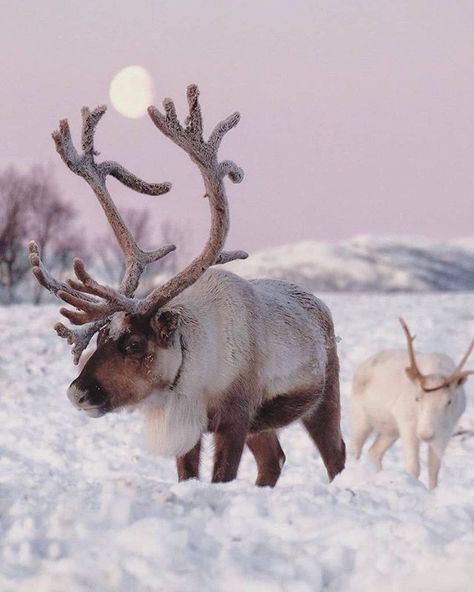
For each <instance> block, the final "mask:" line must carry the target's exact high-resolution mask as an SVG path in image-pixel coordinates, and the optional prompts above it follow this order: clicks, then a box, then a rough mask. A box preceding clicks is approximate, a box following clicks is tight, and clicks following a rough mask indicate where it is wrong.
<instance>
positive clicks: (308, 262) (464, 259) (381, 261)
mask: <svg viewBox="0 0 474 592" xmlns="http://www.w3.org/2000/svg"><path fill="white" fill-rule="evenodd" d="M227 267H228V268H230V269H232V270H233V271H235V272H236V273H239V274H241V275H243V276H244V277H248V278H250V277H262V276H267V277H272V278H280V279H286V280H289V281H293V282H295V283H297V284H300V285H302V286H304V287H305V288H307V289H308V290H314V291H319V292H321V291H324V292H340V291H342V292H449V291H474V239H473V240H459V241H451V242H444V243H435V242H432V241H428V240H423V239H380V238H374V237H364V236H361V237H356V238H354V239H352V240H349V241H344V242H339V243H320V242H301V243H296V244H293V245H287V246H282V247H278V248H274V249H270V250H267V251H262V252H260V253H256V254H254V255H252V256H251V257H249V259H248V260H246V261H243V262H242V261H238V262H235V263H232V264H230V265H228V266H227Z"/></svg>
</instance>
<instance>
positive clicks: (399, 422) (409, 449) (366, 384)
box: [351, 350, 466, 488]
mask: <svg viewBox="0 0 474 592" xmlns="http://www.w3.org/2000/svg"><path fill="white" fill-rule="evenodd" d="M416 362H417V368H418V370H419V371H420V372H421V373H422V374H423V377H424V380H423V386H424V387H425V389H426V390H423V388H421V386H420V383H419V381H418V380H414V379H413V376H412V375H411V373H410V371H408V372H407V352H406V351H403V350H401V351H384V352H380V353H378V354H376V355H374V356H372V357H371V358H369V359H368V360H366V361H365V362H364V363H363V364H361V366H360V367H359V368H358V369H357V371H356V373H355V375H354V379H353V388H352V401H351V402H352V414H351V415H352V436H351V449H352V452H353V454H354V455H355V456H356V458H359V457H360V454H361V451H362V447H363V445H364V443H365V441H366V440H367V438H368V436H369V435H370V434H371V433H372V432H375V433H376V434H377V436H376V439H375V441H374V443H373V445H372V446H371V448H370V450H369V456H370V457H371V459H372V461H373V462H374V463H375V465H376V466H377V467H378V468H381V467H382V458H383V455H384V454H385V452H386V451H387V450H388V448H390V446H392V444H394V442H396V440H398V439H399V438H400V440H401V444H402V449H403V454H404V457H405V464H406V468H407V471H408V472H409V473H410V474H411V475H413V476H414V477H416V478H418V477H419V475H420V462H419V449H420V444H422V443H426V444H427V445H428V473H429V485H430V487H431V488H434V487H436V485H437V483H438V473H439V469H440V466H441V458H442V456H443V454H444V451H445V449H446V447H447V445H448V443H449V439H450V437H451V434H452V432H453V430H454V427H455V425H456V423H457V422H458V420H459V418H460V417H461V415H462V414H463V412H464V409H465V407H466V397H465V393H464V389H463V387H462V381H461V382H460V383H457V382H452V383H451V384H449V385H444V386H443V387H442V388H436V387H438V386H439V385H442V384H443V382H444V381H445V380H446V377H448V376H450V375H452V374H453V372H454V371H455V364H454V362H453V360H452V359H451V358H450V357H449V356H447V355H445V354H442V353H417V354H416ZM409 370H410V369H409ZM430 389H433V390H430Z"/></svg>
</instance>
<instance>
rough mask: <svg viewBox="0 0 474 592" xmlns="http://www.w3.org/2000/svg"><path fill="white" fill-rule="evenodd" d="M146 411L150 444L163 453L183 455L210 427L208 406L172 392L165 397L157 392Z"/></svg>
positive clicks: (146, 430)
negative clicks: (208, 423) (207, 427)
mask: <svg viewBox="0 0 474 592" xmlns="http://www.w3.org/2000/svg"><path fill="white" fill-rule="evenodd" d="M160 398H161V401H160ZM142 410H143V414H144V418H145V439H146V443H147V447H148V449H149V450H150V452H152V453H154V454H158V455H160V456H182V455H183V454H185V453H186V452H188V451H189V450H191V448H193V446H194V445H195V444H197V442H198V440H199V438H200V437H201V434H202V433H203V431H205V429H206V426H207V413H206V408H205V407H204V406H203V405H202V404H201V403H200V402H199V400H196V399H192V398H188V397H186V396H184V395H180V394H178V393H175V392H172V391H170V392H168V393H167V394H166V395H165V396H164V397H160V394H159V393H154V394H153V395H152V396H151V397H150V400H149V401H148V402H146V403H145V404H144V405H143V406H142Z"/></svg>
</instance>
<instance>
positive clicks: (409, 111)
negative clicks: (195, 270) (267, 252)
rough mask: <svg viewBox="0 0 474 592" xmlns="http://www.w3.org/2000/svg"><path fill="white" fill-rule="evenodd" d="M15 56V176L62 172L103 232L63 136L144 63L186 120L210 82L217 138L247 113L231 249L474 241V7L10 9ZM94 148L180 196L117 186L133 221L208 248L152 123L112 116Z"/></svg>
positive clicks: (170, 1)
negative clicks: (57, 143) (57, 146)
mask: <svg viewBox="0 0 474 592" xmlns="http://www.w3.org/2000/svg"><path fill="white" fill-rule="evenodd" d="M0 50H1V55H2V60H1V65H0V69H1V70H0V72H1V80H2V90H1V93H2V103H1V107H2V108H1V110H0V121H1V124H0V129H1V136H0V138H1V139H0V165H1V166H4V165H7V164H8V163H11V162H13V163H17V164H19V165H21V166H27V165H29V164H30V163H36V162H42V163H45V164H51V165H52V167H53V169H54V171H55V175H56V179H57V181H58V184H59V185H60V187H61V189H62V190H63V192H64V193H65V194H66V195H67V197H68V198H69V199H71V200H73V201H74V202H75V203H76V205H77V207H78V208H81V211H83V212H85V213H86V214H87V218H84V219H85V220H87V222H88V224H89V225H90V227H91V228H99V230H100V229H101V228H102V227H101V226H100V224H101V223H102V222H101V220H102V212H101V211H100V210H99V207H98V205H97V204H96V202H95V198H94V196H93V194H92V192H91V190H90V189H89V188H88V186H87V185H86V183H85V182H84V181H83V180H82V179H80V178H79V177H76V176H75V175H73V174H72V173H71V172H69V171H68V170H67V169H66V167H65V166H64V165H63V164H62V162H61V161H60V159H59V156H58V155H57V154H56V152H55V150H54V146H53V142H52V140H51V138H50V132H51V131H52V130H53V129H54V128H55V126H56V124H57V121H58V119H59V118H61V117H68V118H69V119H70V121H71V126H72V129H73V132H75V133H76V137H78V136H77V133H78V131H79V125H80V108H81V106H82V105H84V104H87V105H90V106H95V105H97V104H99V103H103V102H106V103H109V98H108V87H109V84H110V81H111V79H112V77H113V76H114V74H116V72H117V71H118V70H120V69H121V68H122V67H124V66H127V65H130V64H140V65H142V66H144V67H145V68H147V69H148V70H149V71H150V73H151V74H152V76H153V78H154V89H155V101H154V102H155V104H157V105H159V104H161V100H162V98H163V97H165V96H171V97H173V98H175V100H176V103H177V106H178V108H179V109H180V113H181V114H183V107H184V104H185V88H186V86H187V85H188V84H189V83H191V82H196V83H198V84H199V86H200V89H201V100H202V101H201V104H202V107H203V111H204V118H205V124H207V129H208V130H209V128H211V127H212V126H213V125H214V124H215V123H216V122H217V121H218V120H219V119H221V118H223V117H224V116H227V115H228V114H230V113H231V112H233V111H234V110H238V111H240V112H241V115H242V120H241V123H240V124H239V125H238V127H237V128H236V129H235V130H233V131H232V132H231V133H230V134H229V135H228V136H227V137H226V140H225V141H224V144H223V146H222V150H221V155H222V158H232V159H234V160H235V161H236V162H237V163H238V164H239V165H240V166H241V167H242V168H244V170H245V173H246V177H245V180H244V182H243V183H242V184H240V185H232V184H229V185H228V195H229V200H230V204H231V235H230V241H229V246H230V247H238V248H244V249H247V250H254V249H257V248H261V247H265V246H267V245H276V244H281V243H285V242H290V241H296V240H299V239H323V240H328V239H329V240H336V239H341V238H346V237H350V236H352V235H354V234H360V233H375V234H378V235H382V234H409V235H413V234H422V235H425V236H429V237H434V238H439V239H443V238H447V237H457V236H472V234H473V221H474V215H473V214H474V207H473V196H474V2H473V1H472V0H451V1H449V2H448V1H446V0H424V1H422V0H408V1H395V0H393V1H387V0H370V1H369V0H358V1H353V0H346V1H342V0H340V1H338V0H297V1H295V0H294V1H290V0H286V1H282V0H232V1H225V0H220V1H217V0H216V1H211V0H201V1H198V0H195V1H192V0H134V1H119V0H116V1H113V2H112V1H110V0H108V1H104V0H67V1H64V0H41V2H33V1H32V0H30V1H26V2H25V1H21V0H16V1H15V2H7V1H6V0H2V32H1V35H0ZM96 147H97V148H98V149H99V150H100V151H101V153H102V157H103V158H107V159H109V158H110V159H114V160H119V161H120V162H122V163H123V164H124V165H125V166H127V167H128V168H129V169H131V170H132V171H134V172H135V173H137V174H139V175H140V176H142V177H143V178H145V179H146V180H149V181H165V180H167V181H172V182H173V184H174V188H173V190H172V192H171V193H170V194H168V195H167V196H164V197H161V198H150V197H146V196H141V195H139V194H136V193H133V192H130V191H129V190H124V189H122V187H121V186H120V185H119V184H118V183H117V182H115V181H113V180H112V181H110V182H109V186H110V188H111V193H112V194H113V195H114V196H117V201H118V203H119V205H120V207H121V208H124V207H130V206H141V207H146V206H148V207H149V208H150V211H151V212H152V214H153V218H154V220H156V223H157V225H158V224H159V222H160V220H162V219H164V218H168V219H172V220H175V221H180V222H182V223H184V224H187V225H188V227H189V228H190V229H191V235H192V245H191V246H192V247H193V248H196V246H197V245H198V244H200V243H201V242H202V240H203V237H204V236H205V234H206V232H207V228H208V210H207V203H206V202H205V201H204V200H203V199H202V198H201V196H202V193H203V190H202V182H201V180H200V177H199V175H198V173H197V172H196V171H195V168H193V164H192V163H191V162H190V161H189V159H188V157H187V156H186V155H185V154H184V153H182V152H181V151H180V149H178V148H177V147H176V146H174V145H173V144H172V143H171V142H170V141H169V140H166V139H165V138H164V137H163V136H161V134H160V132H159V131H158V130H157V129H156V128H155V127H154V126H153V125H152V123H151V122H150V121H149V120H148V119H147V118H146V117H143V118H141V119H138V120H131V119H126V118H124V117H123V116H121V115H119V114H118V113H117V112H116V111H115V110H114V109H113V108H112V107H110V109H109V112H108V113H107V114H106V115H105V117H104V119H103V121H102V122H101V124H100V127H99V130H98V133H97V135H96ZM187 246H188V247H189V246H190V245H187Z"/></svg>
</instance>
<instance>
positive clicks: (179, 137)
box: [58, 85, 247, 325]
mask: <svg viewBox="0 0 474 592" xmlns="http://www.w3.org/2000/svg"><path fill="white" fill-rule="evenodd" d="M198 96H199V91H198V88H197V86H196V85H191V86H189V87H188V89H187V98H188V105H189V116H188V117H187V119H186V124H185V127H183V126H182V125H181V124H180V122H179V121H178V118H177V115H176V109H175V106H174V103H173V101H172V100H171V99H165V100H164V101H163V106H164V110H165V115H163V114H162V113H160V111H158V109H156V107H150V108H149V110H148V111H149V114H150V117H151V119H152V120H153V122H154V123H155V125H156V126H157V127H158V129H159V130H160V131H162V132H163V134H164V135H165V136H167V137H168V138H170V139H171V140H172V141H173V142H174V143H175V144H177V145H178V146H180V147H181V148H182V149H183V150H184V151H185V152H186V153H187V154H189V156H190V157H191V159H192V160H193V162H195V163H196V164H197V165H198V167H199V170H200V171H201V174H202V176H203V179H204V186H205V190H206V197H207V198H208V199H209V204H210V208H211V229H210V235H209V239H208V241H207V242H206V245H205V247H204V249H203V251H202V252H201V254H200V255H199V256H198V257H197V258H196V259H194V260H193V261H192V262H191V263H190V264H189V265H188V266H187V267H186V268H185V269H184V270H183V271H181V272H180V273H178V274H177V275H176V276H174V277H173V278H171V279H170V280H169V281H168V282H166V283H165V284H164V285H163V286H161V287H160V288H157V289H155V290H153V291H152V292H151V293H150V294H149V295H148V296H147V297H146V298H145V299H143V300H138V299H136V298H131V295H130V294H129V293H127V292H126V291H122V290H119V291H117V290H115V289H114V288H111V287H109V286H103V285H101V284H99V283H98V282H96V281H95V280H94V279H93V278H92V277H91V276H90V275H89V274H88V273H87V271H86V269H85V267H84V264H83V262H82V261H80V260H76V261H75V262H74V271H75V274H76V276H77V278H78V279H79V282H77V281H75V280H74V281H70V282H69V284H70V286H71V287H73V288H74V289H75V290H76V293H75V294H72V293H70V292H63V291H59V292H58V296H59V297H60V298H62V299H63V300H64V301H65V302H67V303H68V304H71V305H72V306H74V307H75V308H76V309H78V311H72V310H67V309H66V310H62V314H64V315H65V316H66V317H67V318H68V319H69V320H70V321H71V322H72V323H74V324H77V325H80V324H83V323H86V322H90V321H96V320H99V319H101V318H103V317H104V316H107V315H110V314H112V313H113V312H117V311H119V310H123V311H127V312H130V313H135V314H142V315H151V314H153V312H154V311H156V310H157V309H159V308H160V307H161V306H163V305H164V304H165V303H166V302H169V300H171V299H172V298H174V297H175V296H177V295H178V294H179V293H180V292H182V291H183V290H185V289H186V288H187V287H189V286H190V285H191V284H193V283H194V282H195V281H196V280H197V279H199V277H200V276H201V275H202V274H203V273H204V272H205V271H206V269H208V268H209V267H210V266H211V265H217V264H224V263H228V262H229V261H233V260H235V259H245V258H246V257H247V253H245V252H244V251H223V250H222V249H223V247H224V243H225V239H226V237H227V233H228V230H229V209H228V203H227V197H226V193H225V187H224V177H225V176H226V175H228V176H229V177H230V179H231V180H232V181H233V182H234V183H240V181H241V180H242V179H243V171H242V169H240V168H239V167H238V166H237V165H236V164H235V163H234V162H232V161H230V160H226V161H223V162H221V163H219V162H218V160H217V152H218V149H219V146H220V144H221V141H222V139H223V137H224V135H225V134H226V133H227V132H228V131H229V130H231V129H232V128H233V127H235V126H236V125H237V123H238V122H239V119H240V116H239V114H238V113H234V114H233V115H230V116H229V117H228V118H227V119H224V120H223V121H221V122H220V123H218V124H217V126H216V127H215V128H214V130H213V132H212V133H211V135H210V137H209V140H208V141H207V142H205V141H204V139H203V128H202V117H201V109H200V106H199V101H198ZM94 121H95V120H94ZM89 128H91V129H93V126H92V123H91V124H89V125H88V129H89ZM62 137H63V138H65V140H64V139H63V140H62V144H63V145H64V144H65V145H66V146H67V144H68V131H67V130H65V131H63V133H62ZM83 146H89V143H87V142H84V140H83ZM63 152H64V149H63ZM88 153H90V154H91V155H93V147H89V149H88ZM63 158H64V160H65V161H66V162H67V163H68V166H69V167H70V168H72V170H75V168H74V165H73V164H69V163H70V162H71V160H73V158H72V157H71V156H67V154H66V157H63ZM104 164H106V163H103V164H102V165H100V166H103V165H104ZM75 172H76V170H75ZM78 174H83V173H82V172H78ZM94 190H95V191H96V189H94ZM96 192H97V191H96ZM98 197H99V200H100V201H101V203H103V198H102V196H101V193H99V194H98ZM104 209H105V207H104ZM77 292H79V293H81V294H89V295H93V296H96V297H99V299H100V300H99V301H93V302H90V301H89V300H85V299H84V298H81V296H78V295H77Z"/></svg>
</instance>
